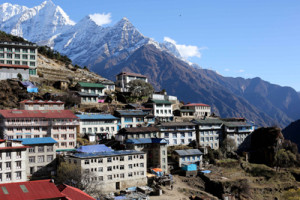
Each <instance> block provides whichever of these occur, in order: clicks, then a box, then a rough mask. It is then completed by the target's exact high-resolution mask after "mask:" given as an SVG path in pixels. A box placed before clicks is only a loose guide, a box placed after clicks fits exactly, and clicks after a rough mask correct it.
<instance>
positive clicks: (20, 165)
mask: <svg viewBox="0 0 300 200" xmlns="http://www.w3.org/2000/svg"><path fill="white" fill-rule="evenodd" d="M16 167H17V169H21V168H22V164H21V161H17V162H16Z"/></svg>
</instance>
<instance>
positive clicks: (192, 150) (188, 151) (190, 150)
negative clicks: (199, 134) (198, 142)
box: [175, 149, 203, 156]
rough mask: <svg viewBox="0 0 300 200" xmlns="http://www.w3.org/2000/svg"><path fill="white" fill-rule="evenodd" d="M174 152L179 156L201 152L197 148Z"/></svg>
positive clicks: (199, 153) (200, 153)
mask: <svg viewBox="0 0 300 200" xmlns="http://www.w3.org/2000/svg"><path fill="white" fill-rule="evenodd" d="M175 152H176V153H177V154H178V155H180V156H193V155H202V154H203V153H202V152H201V151H200V150H199V149H185V150H175Z"/></svg>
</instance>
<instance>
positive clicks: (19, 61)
mask: <svg viewBox="0 0 300 200" xmlns="http://www.w3.org/2000/svg"><path fill="white" fill-rule="evenodd" d="M2 64H5V65H6V66H11V67H10V68H9V67H7V68H6V70H5V71H6V72H4V71H1V79H4V76H7V78H17V77H14V76H15V75H14V74H15V73H16V72H14V70H16V69H19V70H20V69H22V70H24V68H22V67H21V66H27V67H28V68H27V70H25V71H26V74H27V72H28V74H29V75H30V76H36V75H37V45H36V44H29V43H21V42H6V41H1V42H0V66H1V65H2ZM13 66H19V67H13ZM1 70H4V68H1ZM2 72H3V74H2ZM18 73H19V72H18ZM20 74H21V75H22V76H23V75H24V76H23V78H24V79H28V74H27V75H25V73H23V74H22V73H20ZM7 78H6V79H7Z"/></svg>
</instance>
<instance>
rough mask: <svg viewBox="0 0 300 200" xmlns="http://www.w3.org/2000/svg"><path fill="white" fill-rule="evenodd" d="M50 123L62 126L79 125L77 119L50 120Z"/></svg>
mask: <svg viewBox="0 0 300 200" xmlns="http://www.w3.org/2000/svg"><path fill="white" fill-rule="evenodd" d="M52 125H54V126H64V125H74V126H77V125H79V122H78V121H72V122H54V121H53V122H52Z"/></svg>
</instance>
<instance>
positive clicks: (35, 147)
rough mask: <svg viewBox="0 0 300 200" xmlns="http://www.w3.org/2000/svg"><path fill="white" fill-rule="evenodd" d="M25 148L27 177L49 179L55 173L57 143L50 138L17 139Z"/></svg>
mask: <svg viewBox="0 0 300 200" xmlns="http://www.w3.org/2000/svg"><path fill="white" fill-rule="evenodd" d="M17 141H21V142H22V144H23V145H25V146H28V148H27V156H28V157H27V159H26V173H27V177H31V176H39V177H45V176H46V177H50V176H51V175H54V173H55V171H56V163H55V159H56V147H55V144H56V143H57V142H56V141H55V140H54V139H53V138H51V137H43V138H23V139H18V140H17Z"/></svg>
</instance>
